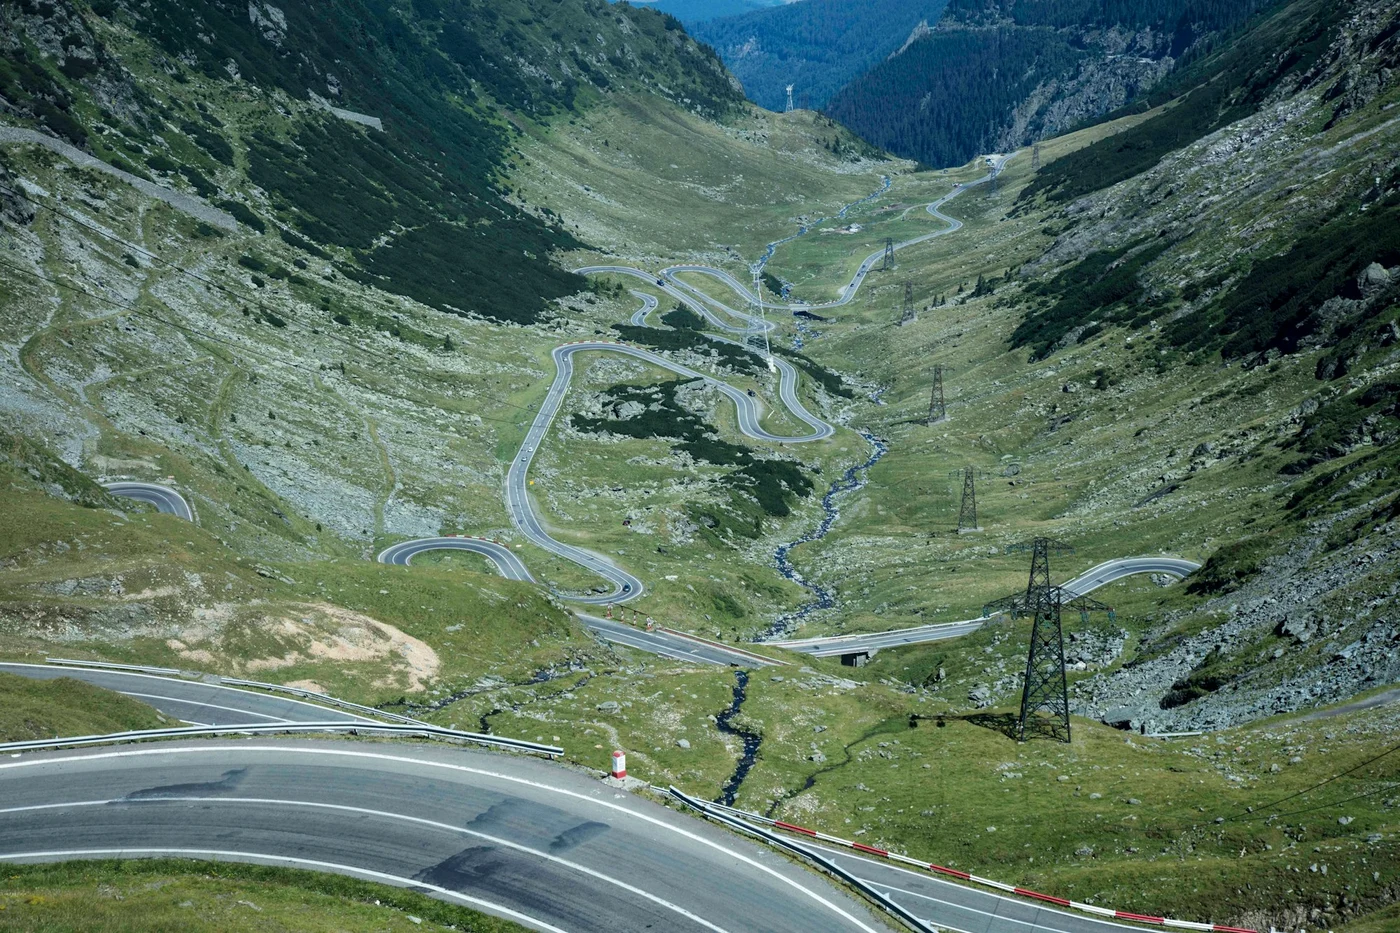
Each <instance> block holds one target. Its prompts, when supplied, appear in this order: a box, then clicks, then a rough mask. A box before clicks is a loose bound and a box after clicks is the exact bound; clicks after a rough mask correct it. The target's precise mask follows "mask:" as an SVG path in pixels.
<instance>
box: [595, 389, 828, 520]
mask: <svg viewBox="0 0 1400 933" xmlns="http://www.w3.org/2000/svg"><path fill="white" fill-rule="evenodd" d="M683 384H684V383H680V382H663V383H661V384H660V385H653V386H635V385H615V386H612V387H611V388H609V389H606V390H604V392H603V395H604V397H605V402H604V404H605V405H607V406H608V407H610V408H611V410H612V412H613V414H614V415H615V416H618V417H613V418H607V417H604V418H587V417H584V416H582V415H574V416H573V417H571V418H570V419H569V423H570V425H571V426H572V427H573V428H574V429H575V430H577V431H589V432H593V433H599V434H601V433H609V434H621V435H623V436H625V437H635V438H642V439H646V438H668V439H673V440H674V448H675V449H676V450H681V451H684V452H685V453H688V454H690V455H691V456H692V457H694V458H695V459H697V460H704V461H706V462H708V463H713V464H715V465H716V466H737V467H739V469H738V470H735V471H734V472H733V473H730V474H729V476H728V477H727V482H728V483H729V485H731V486H733V487H734V488H736V489H740V490H743V491H744V492H745V493H747V494H748V495H749V496H752V497H753V499H754V501H756V502H757V503H758V505H759V507H760V508H762V510H763V511H764V512H765V513H767V514H768V515H774V516H778V517H782V516H785V515H788V514H789V513H790V512H791V508H790V507H789V505H788V503H789V501H790V500H791V498H792V497H793V496H794V495H795V496H803V497H805V496H807V495H809V494H810V493H811V491H812V481H811V480H810V479H808V478H807V476H806V475H805V474H804V473H803V472H802V468H801V466H800V465H798V464H796V463H793V462H792V461H790V460H769V459H763V458H759V457H755V456H754V455H753V454H751V453H749V451H748V450H747V449H745V448H743V447H740V446H739V445H737V444H731V443H729V442H728V441H726V440H722V439H721V438H720V437H719V431H718V430H717V429H716V428H715V427H714V426H713V425H711V424H708V423H707V422H705V421H704V420H702V419H701V418H700V417H699V416H698V415H696V414H694V413H692V412H690V411H688V410H686V409H685V408H684V407H683V406H682V405H681V404H680V403H679V402H678V401H677V400H676V390H677V389H679V388H680V387H681V386H682V385H683ZM629 403H632V404H634V405H640V406H642V411H641V413H639V414H637V415H636V416H634V417H630V418H625V417H620V416H621V414H622V412H623V410H624V406H626V405H628V404H629ZM712 527H713V526H712Z"/></svg>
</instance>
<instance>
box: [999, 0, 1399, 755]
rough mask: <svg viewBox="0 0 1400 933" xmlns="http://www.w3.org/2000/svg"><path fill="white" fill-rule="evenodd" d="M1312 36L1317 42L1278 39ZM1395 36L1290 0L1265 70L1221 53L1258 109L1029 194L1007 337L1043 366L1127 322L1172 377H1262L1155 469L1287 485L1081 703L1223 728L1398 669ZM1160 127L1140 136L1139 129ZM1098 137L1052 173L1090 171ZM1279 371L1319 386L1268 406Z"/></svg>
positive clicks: (1170, 476)
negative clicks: (1268, 409) (1185, 448)
mask: <svg viewBox="0 0 1400 933" xmlns="http://www.w3.org/2000/svg"><path fill="white" fill-rule="evenodd" d="M1300 33H1301V34H1302V35H1312V36H1314V37H1315V40H1316V41H1315V44H1314V47H1312V48H1310V49H1309V48H1305V47H1303V46H1301V45H1299V44H1292V45H1290V44H1284V45H1279V44H1278V42H1277V39H1278V37H1279V36H1280V34H1283V35H1285V36H1288V35H1292V36H1295V37H1296V36H1298V35H1299V34H1300ZM1397 36H1400V4H1396V3H1394V2H1393V0H1388V2H1387V0H1373V2H1368V3H1360V4H1352V5H1349V6H1348V7H1347V8H1346V10H1345V11H1339V10H1338V9H1337V8H1336V7H1335V6H1334V5H1331V4H1324V3H1313V2H1298V3H1293V4H1289V5H1288V6H1287V7H1286V8H1284V9H1283V10H1281V11H1280V12H1279V13H1278V14H1277V15H1276V17H1274V19H1273V20H1272V21H1270V22H1269V23H1266V24H1265V25H1264V27H1261V28H1260V29H1259V30H1258V31H1257V32H1256V34H1255V36H1254V41H1257V42H1258V43H1259V45H1260V48H1259V49H1257V50H1250V49H1249V48H1247V47H1244V46H1241V47H1237V48H1236V49H1235V50H1234V55H1235V56H1236V59H1235V60H1236V61H1237V62H1242V61H1249V62H1252V63H1253V64H1254V65H1255V66H1256V67H1254V68H1253V69H1252V70H1251V69H1245V68H1243V67H1239V68H1225V69H1222V70H1220V71H1218V72H1217V80H1221V81H1227V80H1230V79H1231V78H1232V77H1233V78H1236V79H1238V81H1239V83H1238V84H1236V85H1234V86H1233V87H1232V88H1221V89H1217V90H1216V93H1217V94H1218V95H1219V97H1220V98H1221V99H1223V100H1228V99H1230V98H1231V97H1232V96H1233V97H1234V99H1235V100H1236V101H1239V102H1241V103H1240V106H1241V108H1242V109H1245V110H1248V111H1252V113H1250V115H1247V116H1244V117H1243V118H1242V119H1238V120H1236V121H1234V122H1231V123H1229V125H1227V126H1225V127H1223V128H1221V129H1218V130H1215V131H1214V132H1211V133H1209V134H1207V135H1204V136H1202V137H1201V138H1199V139H1198V140H1193V141H1191V142H1190V143H1189V144H1188V145H1185V146H1184V147H1182V148H1180V149H1178V150H1176V151H1172V152H1169V153H1167V154H1165V155H1163V156H1161V157H1160V161H1158V162H1157V163H1156V164H1155V165H1153V166H1152V167H1150V168H1149V169H1147V170H1146V171H1144V172H1142V173H1141V174H1138V175H1137V176H1135V177H1133V178H1131V179H1130V180H1127V181H1123V182H1121V183H1119V184H1117V185H1115V186H1113V187H1110V188H1105V189H1103V190H1101V191H1098V192H1096V193H1093V194H1087V195H1084V196H1080V197H1077V198H1074V199H1065V198H1064V197H1063V195H1062V194H1060V193H1058V189H1056V188H1055V187H1052V186H1045V185H1043V186H1041V187H1040V188H1039V189H1038V190H1037V185H1036V184H1032V185H1031V186H1030V187H1028V188H1027V189H1026V191H1027V194H1026V195H1025V197H1027V198H1028V199H1036V198H1046V197H1048V201H1041V202H1039V203H1048V204H1049V205H1051V206H1055V205H1058V207H1057V208H1056V209H1055V210H1054V212H1053V213H1052V214H1051V215H1050V216H1049V220H1048V224H1047V227H1046V230H1047V232H1049V233H1051V234H1052V235H1054V236H1055V240H1054V242H1053V244H1052V245H1051V246H1050V247H1049V248H1048V249H1047V250H1046V251H1045V253H1044V254H1043V255H1042V256H1041V257H1040V258H1039V259H1038V260H1036V261H1034V262H1031V263H1027V264H1026V265H1024V266H1023V267H1022V268H1021V269H1020V270H1019V275H1020V277H1021V279H1022V280H1023V281H1024V282H1025V283H1026V284H1025V289H1024V292H1023V293H1022V294H1023V300H1024V301H1026V302H1027V310H1026V312H1025V317H1024V320H1023V322H1022V324H1021V326H1020V328H1019V329H1018V330H1017V331H1016V333H1015V335H1014V337H1013V341H1012V342H1013V345H1014V346H1020V347H1022V348H1024V349H1026V350H1029V352H1030V354H1031V358H1032V359H1033V360H1035V359H1043V360H1047V361H1053V360H1055V359H1057V358H1058V356H1060V355H1063V354H1064V353H1066V352H1069V349H1070V348H1074V347H1077V346H1079V345H1081V344H1083V345H1090V344H1094V343H1096V342H1099V341H1104V340H1107V341H1115V342H1116V341H1119V340H1126V341H1127V343H1126V346H1128V347H1130V348H1135V349H1132V351H1131V352H1132V353H1133V354H1134V355H1135V356H1136V363H1135V365H1137V366H1139V367H1142V368H1144V369H1145V370H1149V371H1150V370H1155V371H1156V372H1157V373H1160V374H1169V373H1170V372H1171V371H1172V370H1173V369H1176V368H1180V367H1186V368H1188V369H1196V368H1201V367H1204V368H1218V369H1219V370H1220V371H1221V372H1222V375H1223V374H1225V373H1228V372H1229V371H1231V370H1235V371H1241V372H1242V373H1243V374H1245V375H1248V374H1251V373H1252V374H1254V375H1253V376H1252V378H1253V380H1254V381H1255V383H1256V385H1255V386H1254V388H1253V389H1251V390H1249V391H1243V392H1240V391H1233V392H1232V391H1223V392H1218V393H1216V394H1215V395H1214V396H1212V397H1211V398H1209V399H1204V398H1203V399H1201V400H1200V401H1201V402H1202V403H1209V404H1212V405H1222V406H1226V411H1227V412H1228V413H1229V414H1230V416H1231V417H1232V419H1233V420H1234V422H1235V424H1236V425H1237V427H1236V429H1235V430H1233V431H1231V432H1229V433H1228V434H1225V435H1222V436H1220V437H1214V438H1203V439H1201V442H1200V443H1199V444H1198V445H1197V447H1196V448H1195V450H1194V451H1192V454H1191V456H1190V457H1189V458H1185V459H1183V460H1181V461H1179V463H1177V464H1172V463H1167V464H1163V469H1162V471H1161V474H1160V476H1157V477H1156V479H1155V483H1154V485H1155V486H1156V487H1157V493H1158V495H1157V496H1156V498H1166V497H1170V496H1172V495H1173V494H1177V493H1176V490H1178V489H1180V488H1182V486H1183V485H1187V484H1190V483H1191V482H1192V481H1193V480H1194V481H1196V482H1199V481H1200V476H1201V475H1202V471H1204V470H1213V471H1219V470H1220V469H1221V468H1222V467H1224V468H1225V469H1226V470H1235V471H1239V475H1241V476H1244V475H1246V473H1247V471H1249V470H1257V471H1258V472H1259V476H1260V478H1259V479H1257V480H1256V481H1255V482H1257V483H1263V482H1267V483H1269V484H1270V485H1271V486H1272V487H1274V488H1276V489H1277V490H1278V493H1277V494H1276V496H1275V497H1274V498H1273V499H1272V500H1271V502H1270V503H1269V504H1268V505H1267V506H1266V510H1265V511H1264V512H1263V513H1261V514H1255V515H1252V516H1249V520H1248V521H1246V522H1245V523H1244V527H1245V529H1247V530H1245V531H1243V532H1241V533H1242V534H1244V535H1246V536H1245V537H1243V538H1242V539H1239V540H1237V541H1236V542H1235V543H1233V544H1231V545H1229V546H1226V547H1223V548H1221V549H1220V550H1218V551H1217V552H1216V553H1215V554H1214V555H1213V556H1212V557H1211V558H1210V560H1209V561H1208V562H1207V564H1206V566H1205V568H1204V569H1203V570H1202V571H1201V572H1200V573H1199V574H1197V575H1196V578H1195V580H1194V582H1192V583H1191V585H1190V590H1191V592H1192V594H1193V595H1194V596H1195V597H1197V599H1196V600H1182V601H1180V602H1177V603H1175V604H1169V608H1168V610H1167V611H1166V612H1165V613H1164V614H1163V615H1162V616H1161V617H1160V618H1158V619H1156V620H1155V621H1154V623H1153V624H1152V626H1151V627H1150V629H1149V630H1148V631H1147V632H1146V633H1145V634H1144V635H1143V637H1142V639H1141V642H1140V644H1139V645H1138V646H1137V650H1136V652H1135V653H1133V655H1132V657H1131V660H1130V661H1129V663H1128V664H1127V665H1125V666H1124V667H1123V668H1121V669H1119V670H1116V671H1113V672H1109V673H1103V674H1099V675H1096V676H1094V677H1092V678H1089V679H1087V680H1084V681H1083V682H1081V683H1079V684H1078V685H1077V686H1076V690H1075V693H1076V696H1077V699H1076V703H1077V705H1078V709H1079V710H1080V711H1081V712H1083V713H1084V714H1086V715H1093V716H1095V717H1096V718H1102V719H1104V720H1106V721H1109V722H1114V723H1122V724H1125V725H1132V726H1135V727H1136V726H1146V727H1148V728H1151V729H1163V730H1174V729H1189V728H1219V727H1223V726H1228V725H1232V724H1236V723H1239V722H1244V721H1248V720H1251V719H1256V718H1259V717H1262V716H1268V715H1272V714H1275V713H1280V712H1287V711H1292V710H1297V709H1300V708H1307V707H1310V706H1316V705H1323V704H1327V703H1334V702H1337V701H1339V700H1342V699H1345V698H1347V697H1349V696H1352V695H1353V694H1355V693H1357V692H1360V691H1365V690H1368V689H1371V688H1374V687H1377V686H1381V685H1384V684H1389V683H1394V682H1395V681H1396V680H1397V679H1400V607H1398V606H1397V595H1398V594H1400V590H1398V589H1397V586H1396V584H1395V580H1396V579H1397V578H1400V538H1398V537H1397V531H1400V523H1397V521H1396V519H1397V517H1400V496H1398V495H1397V494H1400V481H1398V480H1397V477H1400V469H1397V467H1400V443H1398V442H1400V377H1398V375H1397V374H1398V373H1400V287H1398V285H1400V159H1398V158H1397V155H1396V153H1397V152H1400V145H1397V143H1398V142H1400V79H1397V72H1396V71H1395V65H1396V63H1397V61H1400V39H1398V38H1397ZM1261 76H1263V77H1264V78H1267V79H1268V80H1267V81H1264V80H1261ZM1261 86H1262V87H1264V88H1265V91H1264V93H1259V90H1260V88H1261ZM1256 97H1257V100H1256V99H1255V98H1256ZM1191 103H1192V102H1191V100H1190V98H1189V96H1188V99H1187V100H1186V101H1183V102H1182V103H1180V104H1179V105H1178V106H1179V107H1181V108H1185V107H1188V106H1190V105H1191ZM1170 112H1171V111H1168V113H1170ZM1211 116H1212V119H1214V118H1215V116H1216V115H1214V114H1212V115H1211ZM1151 123H1152V121H1148V123H1145V124H1142V125H1141V126H1140V127H1139V128H1138V130H1133V131H1129V132H1133V133H1138V136H1139V138H1148V137H1149V136H1150V135H1151V134H1152V132H1153V131H1152V129H1151ZM1139 130H1140V131H1141V132H1140V133H1139V132H1138V131H1139ZM1160 131H1161V128H1160V127H1159V128H1158V133H1159V135H1160ZM1124 135H1127V134H1124ZM1113 142H1114V141H1113V140H1112V139H1110V140H1108V141H1105V142H1104V143H1100V144H1099V146H1101V147H1102V146H1107V145H1110V144H1112V143H1113ZM1093 148H1096V147H1091V148H1090V150H1085V151H1084V152H1083V153H1081V154H1077V155H1072V156H1069V157H1066V158H1065V159H1064V160H1061V162H1059V163H1055V164H1054V165H1051V166H1049V167H1048V169H1047V174H1048V175H1051V176H1053V177H1057V178H1058V179H1060V180H1061V181H1062V182H1066V180H1068V181H1067V182H1066V184H1068V185H1073V184H1076V183H1079V182H1080V181H1082V180H1083V179H1084V177H1085V176H1087V175H1088V174H1089V173H1090V172H1091V171H1092V166H1093V165H1095V164H1096V162H1095V159H1096V156H1094V154H1093V153H1092V149H1093ZM1047 192H1048V195H1047ZM1032 203H1035V202H1034V201H1032ZM1022 206H1023V209H1024V208H1025V207H1026V203H1025V202H1023V205H1022ZM1288 370H1302V371H1304V372H1306V373H1310V374H1311V376H1312V378H1311V382H1312V386H1313V388H1312V391H1311V392H1309V393H1308V394H1306V395H1305V396H1304V397H1302V398H1301V399H1300V400H1299V402H1298V404H1297V405H1296V406H1295V407H1294V408H1293V409H1292V410H1291V411H1289V412H1287V413H1286V415H1285V416H1284V417H1282V418H1277V419H1275V418H1272V417H1270V418H1267V419H1262V420H1261V418H1260V417H1259V411H1261V410H1262V408H1261V407H1260V406H1257V405H1256V404H1255V403H1254V402H1253V401H1252V399H1254V398H1257V397H1259V393H1260V392H1268V391H1272V389H1271V386H1272V385H1273V383H1272V382H1271V379H1272V378H1273V377H1274V375H1275V374H1282V373H1286V372H1287V371H1288ZM1146 429H1147V428H1145V430H1146ZM1147 501H1152V497H1149V499H1148V500H1144V502H1147ZM1154 507H1155V506H1154ZM1241 517H1243V516H1241ZM1223 520H1224V519H1222V521H1223ZM1202 597H1203V598H1204V601H1201V600H1200V598H1202Z"/></svg>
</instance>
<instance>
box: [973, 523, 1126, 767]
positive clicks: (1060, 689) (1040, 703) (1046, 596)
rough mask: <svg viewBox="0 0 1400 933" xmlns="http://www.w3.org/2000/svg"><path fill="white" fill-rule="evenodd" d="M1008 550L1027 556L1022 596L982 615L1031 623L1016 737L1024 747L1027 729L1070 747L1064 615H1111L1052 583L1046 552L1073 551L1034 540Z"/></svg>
mask: <svg viewBox="0 0 1400 933" xmlns="http://www.w3.org/2000/svg"><path fill="white" fill-rule="evenodd" d="M1006 550H1007V553H1014V552H1025V551H1030V552H1031V574H1030V579H1029V581H1028V582H1027V583H1026V591H1025V592H1024V593H1013V594H1012V595H1010V596H1006V597H1003V598H1002V599H998V600H995V601H994V602H990V603H988V604H987V605H985V606H983V607H982V615H983V616H989V615H993V614H995V613H998V612H1008V613H1010V614H1011V616H1012V617H1013V618H1020V617H1021V616H1031V617H1032V618H1033V620H1034V621H1033V622H1032V623H1031V644H1030V652H1029V653H1028V654H1027V656H1026V680H1025V685H1024V686H1023V688H1022V690H1021V715H1020V718H1019V720H1018V722H1017V729H1016V737H1017V739H1018V740H1019V741H1022V742H1024V741H1025V740H1026V732H1027V730H1028V729H1029V730H1030V731H1032V732H1034V733H1041V734H1046V735H1049V736H1050V737H1051V738H1056V739H1059V740H1060V741H1062V742H1068V741H1069V740H1070V729H1069V681H1068V679H1067V678H1066V677H1065V634H1064V626H1063V623H1062V611H1063V610H1064V609H1066V608H1069V609H1077V610H1079V613H1080V616H1081V617H1082V618H1084V619H1088V617H1089V613H1090V612H1093V611H1098V610H1103V611H1107V612H1108V617H1109V619H1113V618H1114V615H1113V609H1112V608H1111V607H1109V606H1106V605H1104V604H1103V603H1101V602H1099V601H1098V600H1095V599H1090V598H1089V597H1088V596H1080V595H1078V594H1077V593H1074V592H1072V591H1069V590H1066V589H1065V588H1064V587H1061V586H1055V585H1054V584H1053V583H1051V582H1050V552H1051V551H1054V552H1055V553H1056V554H1072V553H1074V548H1072V547H1070V546H1069V545H1067V544H1062V543H1060V542H1059V541H1053V540H1051V539H1050V538H1036V539H1035V540H1034V541H1032V542H1030V543H1029V544H1013V545H1011V546H1010V547H1008V548H1007V549H1006Z"/></svg>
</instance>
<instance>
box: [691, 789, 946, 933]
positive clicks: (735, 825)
mask: <svg viewBox="0 0 1400 933" xmlns="http://www.w3.org/2000/svg"><path fill="white" fill-rule="evenodd" d="M669 791H670V794H671V796H672V797H674V798H676V799H677V800H679V801H680V802H681V803H683V804H685V805H686V806H688V807H691V808H692V809H695V810H698V811H699V812H700V813H701V814H702V815H704V816H706V817H708V818H709V819H712V820H714V821H715V822H716V823H720V824H722V825H724V826H728V827H729V828H730V829H733V830H736V831H738V832H740V833H744V834H745V835H749V836H754V837H755V838H758V839H761V840H763V841H764V842H766V843H768V844H769V845H771V846H773V847H774V848H776V849H783V850H784V851H787V852H791V853H793V854H795V855H799V856H801V857H802V858H804V859H807V860H808V861H809V862H812V863H813V864H815V865H817V866H819V867H821V868H822V869H823V870H825V871H827V872H829V873H831V874H832V875H835V876H836V877H837V878H840V879H841V880H842V881H844V882H846V883H847V884H849V885H850V886H851V887H853V888H855V889H856V890H857V891H859V892H860V893H862V894H864V895H865V896H866V897H868V898H870V899H871V900H872V901H874V902H875V903H876V904H878V905H880V907H881V909H883V910H884V911H885V912H887V913H889V914H892V915H893V916H895V917H898V918H899V919H900V920H902V921H904V922H905V923H906V924H907V925H908V926H909V927H911V928H912V929H914V930H917V931H919V933H938V930H937V929H936V928H934V927H932V926H930V925H929V924H927V923H925V922H924V921H923V920H921V919H920V918H919V917H917V916H915V915H914V914H913V913H911V912H910V911H909V910H908V909H907V908H905V907H903V906H901V905H900V904H898V903H896V902H895V901H894V900H893V899H892V898H890V897H888V896H887V895H886V894H885V893H884V892H883V891H881V890H879V889H878V888H875V887H873V886H872V885H868V884H866V883H865V882H863V881H861V880H860V879H859V878H857V877H856V876H855V875H853V874H851V873H850V872H848V871H846V870H845V869H844V868H842V867H841V866H840V865H837V864H836V863H835V862H833V861H832V860H831V859H829V858H826V857H825V856H823V855H821V854H819V853H817V852H813V851H812V850H811V849H809V848H807V847H806V846H803V845H798V844H797V843H795V842H793V841H792V840H791V839H784V838H783V837H782V836H779V835H777V834H775V833H770V832H768V831H767V830H766V829H763V828H762V827H759V826H754V825H753V824H752V823H749V822H747V821H746V820H742V819H740V818H739V817H737V816H734V815H732V811H730V808H728V807H721V806H716V805H715V804H711V803H709V802H707V801H704V800H700V799H698V798H695V797H692V796H690V795H689V794H687V793H685V792H684V791H682V790H680V789H679V788H677V787H675V786H674V785H673V786H671V787H670V788H669ZM727 811H729V812H727Z"/></svg>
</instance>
